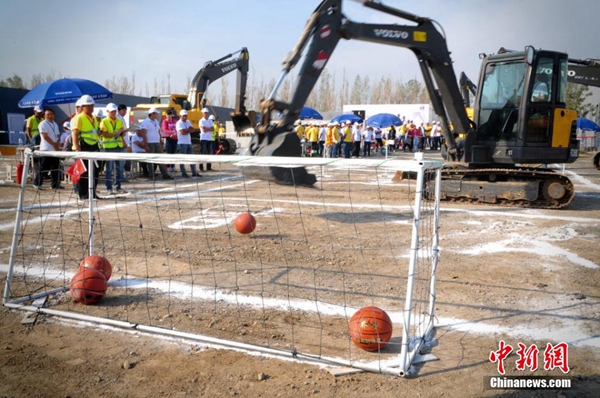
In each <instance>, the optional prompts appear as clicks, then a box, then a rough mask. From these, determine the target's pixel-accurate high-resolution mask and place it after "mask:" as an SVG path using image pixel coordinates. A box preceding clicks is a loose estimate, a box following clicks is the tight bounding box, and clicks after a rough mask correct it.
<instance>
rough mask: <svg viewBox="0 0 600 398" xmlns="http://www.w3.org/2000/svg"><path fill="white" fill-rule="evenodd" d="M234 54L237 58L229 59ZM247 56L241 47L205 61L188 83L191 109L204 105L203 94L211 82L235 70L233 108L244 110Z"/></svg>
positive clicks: (246, 51) (238, 110)
mask: <svg viewBox="0 0 600 398" xmlns="http://www.w3.org/2000/svg"><path fill="white" fill-rule="evenodd" d="M236 54H239V56H238V57H237V58H234V59H230V58H232V57H233V56H234V55H236ZM249 58H250V57H249V53H248V49H247V48H246V47H243V48H242V49H241V50H238V51H236V52H233V53H231V54H227V55H225V56H224V57H221V58H219V59H217V60H215V61H208V62H206V63H205V64H204V66H203V67H202V69H200V70H199V71H198V72H197V73H196V76H194V78H193V79H192V81H191V83H190V87H189V91H188V101H189V103H190V105H191V107H192V109H201V108H204V107H205V106H206V98H204V96H205V94H206V90H207V89H208V86H209V85H210V84H211V83H213V82H215V81H216V80H218V79H220V78H222V77H223V76H225V75H227V74H228V73H231V72H233V71H234V70H237V72H238V76H237V90H236V101H235V110H236V112H245V111H246V108H245V102H246V82H247V80H248V69H249Z"/></svg>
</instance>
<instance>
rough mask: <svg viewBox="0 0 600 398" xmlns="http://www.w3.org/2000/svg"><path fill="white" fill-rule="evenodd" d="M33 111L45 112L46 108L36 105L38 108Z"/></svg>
mask: <svg viewBox="0 0 600 398" xmlns="http://www.w3.org/2000/svg"><path fill="white" fill-rule="evenodd" d="M33 111H34V112H44V108H42V106H41V105H36V106H35V107H34V108H33Z"/></svg>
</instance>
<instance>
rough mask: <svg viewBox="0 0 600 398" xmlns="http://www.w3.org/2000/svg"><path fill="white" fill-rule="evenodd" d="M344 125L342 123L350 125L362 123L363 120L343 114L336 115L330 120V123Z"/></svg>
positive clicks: (353, 115)
mask: <svg viewBox="0 0 600 398" xmlns="http://www.w3.org/2000/svg"><path fill="white" fill-rule="evenodd" d="M335 122H338V123H344V122H350V123H362V122H363V120H362V118H361V117H360V116H356V115H355V114H354V113H343V114H341V115H337V116H336V117H334V118H333V119H331V123H335Z"/></svg>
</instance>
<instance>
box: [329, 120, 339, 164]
mask: <svg viewBox="0 0 600 398" xmlns="http://www.w3.org/2000/svg"><path fill="white" fill-rule="evenodd" d="M332 133H333V148H331V157H332V158H337V157H338V156H339V154H340V124H339V123H338V122H335V123H333V129H332Z"/></svg>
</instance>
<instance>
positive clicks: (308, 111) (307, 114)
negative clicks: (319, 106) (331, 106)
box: [298, 106, 323, 120]
mask: <svg viewBox="0 0 600 398" xmlns="http://www.w3.org/2000/svg"><path fill="white" fill-rule="evenodd" d="M298 119H319V120H323V116H321V114H320V113H319V112H317V111H316V110H314V109H313V108H309V107H308V106H305V107H303V108H302V110H301V111H300V115H299V116H298Z"/></svg>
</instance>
